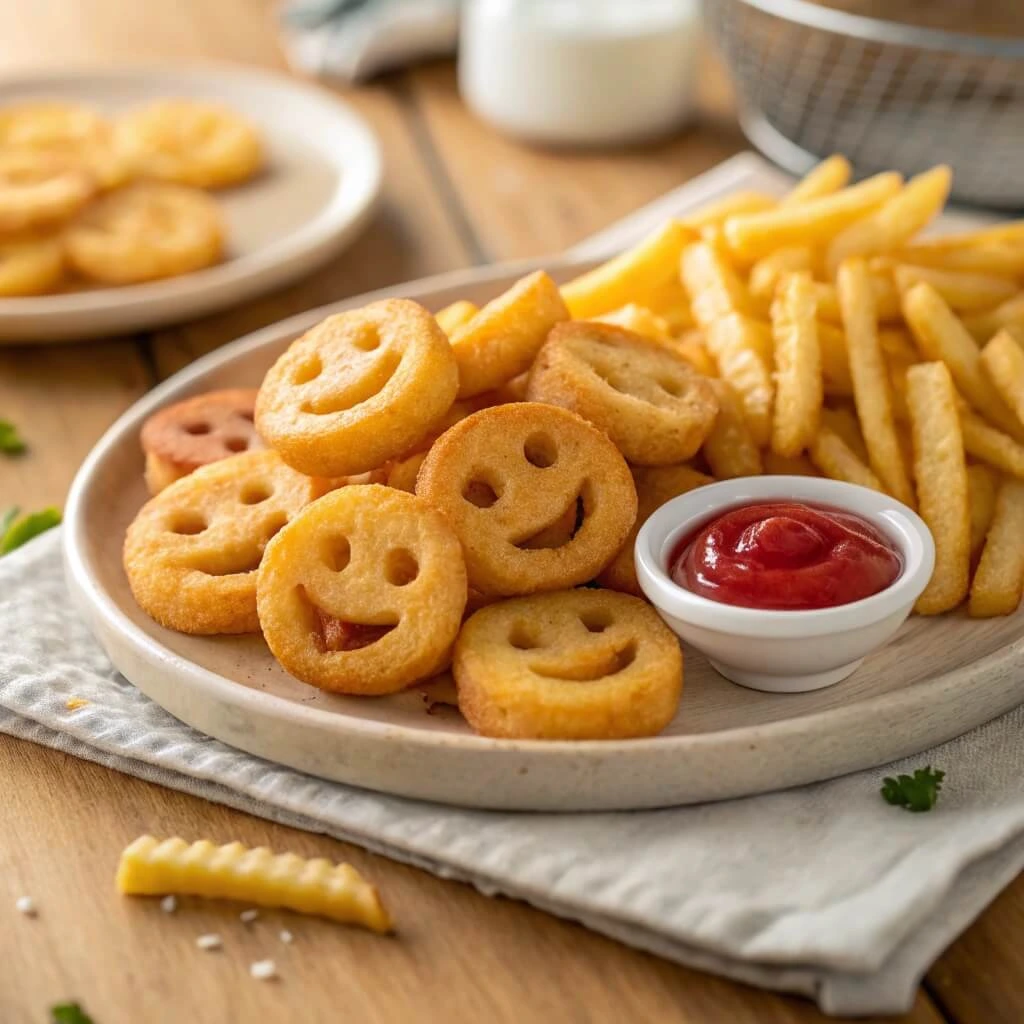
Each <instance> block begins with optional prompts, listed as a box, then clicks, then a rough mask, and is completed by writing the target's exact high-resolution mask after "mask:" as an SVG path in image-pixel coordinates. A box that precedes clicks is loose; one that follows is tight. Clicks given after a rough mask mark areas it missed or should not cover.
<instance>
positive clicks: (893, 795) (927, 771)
mask: <svg viewBox="0 0 1024 1024" xmlns="http://www.w3.org/2000/svg"><path fill="white" fill-rule="evenodd" d="M945 777H946V773H945V772H944V771H940V770H939V769H937V768H936V769H935V771H932V766H931V765H928V767H927V768H918V769H917V770H916V771H915V772H914V774H913V775H897V776H896V778H892V777H888V778H885V779H883V780H882V799H883V800H885V802H886V803H889V804H893V805H894V806H895V807H903V808H904V809H905V810H908V811H930V810H931V809H932V808H933V807H934V806H935V801H936V800H938V799H939V790H940V789H942V780H943V779H944V778H945Z"/></svg>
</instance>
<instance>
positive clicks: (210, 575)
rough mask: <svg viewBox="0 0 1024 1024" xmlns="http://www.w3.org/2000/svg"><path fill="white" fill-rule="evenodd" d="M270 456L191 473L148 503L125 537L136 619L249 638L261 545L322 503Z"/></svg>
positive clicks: (311, 487)
mask: <svg viewBox="0 0 1024 1024" xmlns="http://www.w3.org/2000/svg"><path fill="white" fill-rule="evenodd" d="M320 493H321V490H320V485H319V484H318V482H317V481H315V480H312V479H310V478H309V477H304V476H301V475H300V474H298V473H296V472H295V471H294V470H292V469H290V468H289V467H288V466H286V465H285V464H284V463H283V462H282V461H281V459H280V457H279V456H278V455H276V454H275V453H274V452H270V451H257V452H244V453H243V454H241V455H234V456H232V457H231V458H229V459H222V460H221V461H219V462H214V463H212V464H210V465H209V466H204V467H202V468H201V469H197V470H196V471H195V472H194V473H192V474H191V475H189V476H187V477H184V478H182V479H181V480H178V481H176V482H175V483H173V484H171V486H170V487H167V488H166V489H165V490H162V491H161V492H160V493H159V494H158V495H157V496H156V497H155V498H151V499H150V500H149V501H148V502H147V503H146V504H145V505H144V506H143V507H142V509H141V511H140V512H139V514H138V515H137V516H136V517H135V520H134V522H132V524H131V526H129V527H128V534H127V536H126V537H125V544H124V568H125V572H126V573H127V575H128V582H129V584H130V585H131V589H132V593H133V594H134V595H135V600H136V601H138V603H139V605H140V606H141V607H142V610H143V611H145V612H146V613H147V614H148V615H149V616H150V617H152V618H153V619H155V620H156V621H157V622H159V623H160V624H161V625H162V626H166V627H167V628H168V629H176V630H178V631H179V632H181V633H195V634H214V633H255V632H258V630H259V621H258V619H257V616H256V570H257V569H258V568H259V565H260V560H261V559H262V557H263V551H264V548H265V547H266V546H267V543H268V542H269V540H270V539H271V537H273V536H274V534H275V533H277V531H278V530H280V529H281V528H282V527H283V526H284V525H285V524H286V523H287V522H288V521H289V520H290V519H292V518H293V517H294V516H296V515H298V513H299V512H300V511H301V510H302V509H303V508H304V507H305V506H306V505H308V504H309V502H311V501H312V500H313V499H314V498H317V497H319V496H320Z"/></svg>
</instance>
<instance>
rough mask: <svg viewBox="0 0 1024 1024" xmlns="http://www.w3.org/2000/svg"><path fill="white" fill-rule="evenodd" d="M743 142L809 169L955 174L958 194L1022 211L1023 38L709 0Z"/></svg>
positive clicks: (807, 7)
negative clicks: (838, 157) (840, 164)
mask: <svg viewBox="0 0 1024 1024" xmlns="http://www.w3.org/2000/svg"><path fill="white" fill-rule="evenodd" d="M705 14H706V17H707V20H708V22H709V25H710V27H711V31H712V33H713V35H714V36H715V38H716V40H717V42H718V45H719V47H720V48H721V50H722V52H723V54H724V56H725V59H726V61H727V63H728V65H729V68H730V70H731V72H732V76H733V79H734V81H735V84H736V88H737V92H738V97H739V104H740V117H741V121H742V125H743V130H744V132H745V134H746V135H747V138H749V139H750V141H751V142H752V143H753V144H754V145H755V146H756V147H757V148H758V149H760V150H761V152H763V153H764V154H765V155H766V156H767V157H769V158H770V159H772V160H774V161H775V162H776V163H778V164H780V165H781V166H783V167H785V168H786V169H787V170H790V171H792V172H794V173H803V172H804V171H805V170H807V169H808V168H809V167H810V166H811V165H812V164H813V163H815V162H816V161H817V160H819V159H821V158H822V157H824V156H828V155H829V154H831V153H844V154H845V155H846V156H847V157H849V159H850V160H851V161H852V163H853V164H854V166H855V167H856V169H857V171H858V173H859V174H871V173H874V172H876V171H880V170H886V169H892V168H895V169H896V170H900V171H903V172H904V173H905V174H913V173H916V172H918V171H921V170H924V169H926V168H927V167H930V166H933V165H934V164H937V163H947V164H949V165H950V166H951V167H952V168H953V171H954V192H953V194H954V197H955V198H956V199H958V200H959V201H960V202H966V203H977V204H981V205H985V206H999V207H1024V39H1001V38H993V37H988V36H975V35H966V34H962V33H958V32H945V31H939V30H936V29H931V28H914V27H911V26H908V25H901V24H896V23H894V22H887V21H880V20H877V19H875V18H867V17H862V16H860V15H854V14H848V13H846V12H843V11H836V10H832V9H830V8H826V7H822V6H819V5H818V4H815V3H810V2H807V0H705Z"/></svg>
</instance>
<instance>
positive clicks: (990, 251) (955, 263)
mask: <svg viewBox="0 0 1024 1024" xmlns="http://www.w3.org/2000/svg"><path fill="white" fill-rule="evenodd" d="M889 258H890V259H891V260H892V261H893V262H894V263H909V264H912V265H914V266H919V267H936V268H937V269H939V270H956V271H962V272H966V273H969V274H997V275H1000V276H1003V277H1019V276H1020V275H1021V274H1024V244H1021V243H1020V242H1018V243H1016V244H1009V243H1006V242H995V243H990V244H988V245H977V246H971V247H969V248H966V247H965V248H962V249H933V248H930V247H929V246H927V245H911V246H907V248H905V249H897V250H896V251H895V252H892V253H890V254H889Z"/></svg>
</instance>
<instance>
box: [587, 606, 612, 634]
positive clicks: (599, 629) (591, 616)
mask: <svg viewBox="0 0 1024 1024" xmlns="http://www.w3.org/2000/svg"><path fill="white" fill-rule="evenodd" d="M580 622H582V623H583V625H584V626H586V628H587V631H588V632H590V633H603V632H604V631H605V630H606V629H607V628H608V627H609V626H610V625H611V624H612V620H611V618H610V617H609V615H608V613H607V612H603V611H593V612H584V613H583V614H582V615H581V616H580Z"/></svg>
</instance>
